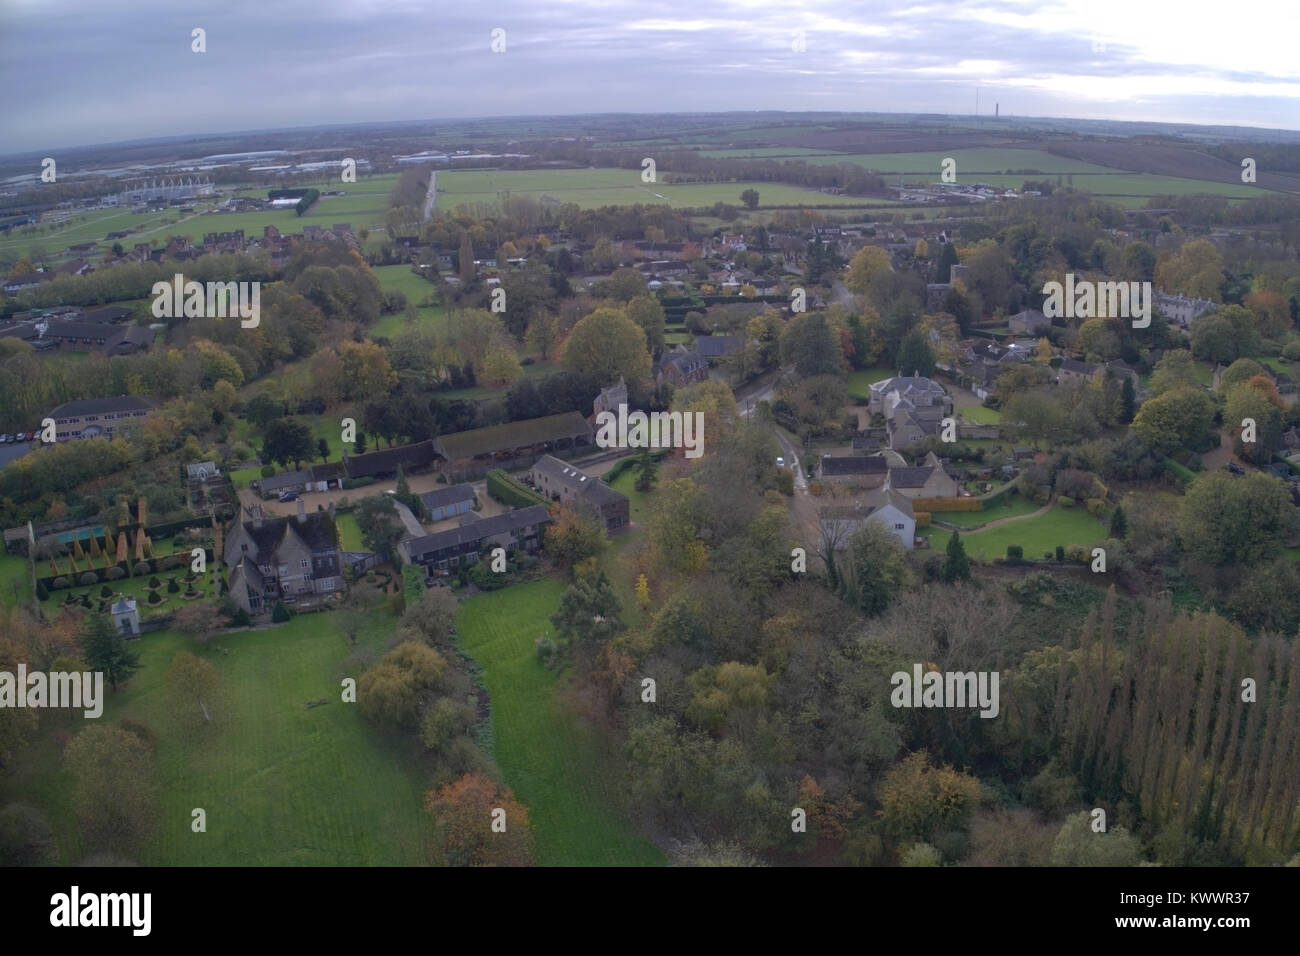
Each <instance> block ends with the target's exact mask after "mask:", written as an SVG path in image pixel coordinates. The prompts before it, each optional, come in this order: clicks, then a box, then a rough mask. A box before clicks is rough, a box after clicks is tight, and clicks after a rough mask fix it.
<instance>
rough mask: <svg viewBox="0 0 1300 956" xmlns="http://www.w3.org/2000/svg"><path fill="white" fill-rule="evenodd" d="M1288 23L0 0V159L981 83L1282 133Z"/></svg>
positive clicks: (1006, 7) (1142, 9) (1074, 109)
mask: <svg viewBox="0 0 1300 956" xmlns="http://www.w3.org/2000/svg"><path fill="white" fill-rule="evenodd" d="M195 27H202V28H203V29H204V30H206V33H207V37H206V40H207V52H206V53H203V54H197V53H193V52H191V49H190V47H191V39H190V37H191V30H192V29H193V28H195ZM497 28H499V29H502V30H504V31H505V52H503V53H493V52H492V50H491V43H492V31H493V30H494V29H497ZM1298 36H1300V4H1298V3H1297V2H1296V0H1260V2H1250V0H1246V2H1243V3H1237V4H1230V3H1223V2H1222V0H1213V2H1212V0H1179V2H1167V0H982V2H966V0H943V2H928V0H919V2H913V3H909V0H898V2H894V3H888V4H883V3H876V2H868V3H854V2H852V0H788V2H786V0H707V2H699V0H654V2H649V0H646V2H633V0H480V2H474V3H465V2H463V0H215V2H206V0H205V2H198V3H181V2H176V0H161V2H160V0H0V89H3V90H5V96H4V101H5V105H4V109H3V114H4V122H3V124H2V125H0V129H3V131H4V132H3V137H2V138H0V153H8V152H18V151H26V150H39V149H47V148H53V147H60V146H74V145H83V144H93V143H101V142H113V141H118V140H124V139H135V138H141V137H148V136H170V135H181V134H190V133H208V132H222V131H230V130H249V129H264V128H274V127H286V126H313V125H318V124H324V123H348V122H359V121H389V120H412V119H431V118H438V117H479V116H493V115H498V116H499V115H521V114H555V113H600V112H675V111H714V110H750V109H777V110H807V109H821V110H863V111H899V112H930V113H971V112H974V109H975V89H976V87H977V86H978V87H979V88H980V98H979V100H980V107H981V110H982V111H989V112H991V111H992V108H993V104H994V102H997V103H1000V105H1001V110H1002V113H1003V114H1004V115H1007V114H1019V115H1033V116H1067V117H1084V118H1094V119H1131V120H1157V121H1171V122H1192V123H1209V124H1234V125H1243V126H1268V127H1281V128H1286V129H1296V128H1300V57H1297V56H1296V55H1295V43H1296V38H1297V37H1298ZM800 40H802V43H800V42H799V41H800ZM800 46H801V47H802V49H798V47H800Z"/></svg>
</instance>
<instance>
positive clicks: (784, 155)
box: [700, 146, 835, 159]
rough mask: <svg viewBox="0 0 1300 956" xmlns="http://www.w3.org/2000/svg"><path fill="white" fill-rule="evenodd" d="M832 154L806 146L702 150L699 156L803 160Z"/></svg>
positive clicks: (832, 151) (825, 150)
mask: <svg viewBox="0 0 1300 956" xmlns="http://www.w3.org/2000/svg"><path fill="white" fill-rule="evenodd" d="M834 152H835V151H834V150H831V149H813V148H811V147H808V146H756V147H754V148H752V149H702V150H700V155H701V156H717V157H722V158H732V159H803V158H804V157H807V156H830V155H831V154H833V153H834Z"/></svg>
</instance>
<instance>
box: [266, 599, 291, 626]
mask: <svg viewBox="0 0 1300 956" xmlns="http://www.w3.org/2000/svg"><path fill="white" fill-rule="evenodd" d="M292 616H293V615H292V614H290V613H289V609H288V608H287V607H285V606H284V602H283V601H276V602H275V607H273V608H272V609H271V620H272V621H274V622H275V623H276V624H283V623H285V622H286V621H288V620H289V618H290V617H292Z"/></svg>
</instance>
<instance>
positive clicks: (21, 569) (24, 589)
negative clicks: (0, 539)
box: [0, 554, 31, 608]
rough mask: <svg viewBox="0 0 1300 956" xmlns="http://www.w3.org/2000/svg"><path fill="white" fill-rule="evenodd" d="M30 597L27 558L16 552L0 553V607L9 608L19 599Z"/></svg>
mask: <svg viewBox="0 0 1300 956" xmlns="http://www.w3.org/2000/svg"><path fill="white" fill-rule="evenodd" d="M30 599H31V580H30V577H29V575H28V568H27V559H26V558H24V557H22V556H20V555H16V554H0V607H4V608H11V607H13V606H14V605H16V604H17V603H18V602H19V601H26V600H30Z"/></svg>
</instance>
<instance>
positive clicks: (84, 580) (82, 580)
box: [77, 571, 99, 586]
mask: <svg viewBox="0 0 1300 956" xmlns="http://www.w3.org/2000/svg"><path fill="white" fill-rule="evenodd" d="M77 583H78V584H81V585H83V586H85V585H89V584H98V583H99V575H98V574H96V573H95V572H94V571H87V572H86V573H85V574H83V575H81V577H79V578H77Z"/></svg>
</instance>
